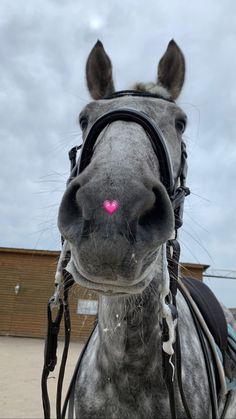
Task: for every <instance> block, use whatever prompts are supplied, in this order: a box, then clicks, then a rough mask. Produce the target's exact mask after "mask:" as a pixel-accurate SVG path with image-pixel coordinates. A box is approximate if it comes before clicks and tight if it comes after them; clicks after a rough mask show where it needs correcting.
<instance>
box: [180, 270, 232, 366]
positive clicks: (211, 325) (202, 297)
mask: <svg viewBox="0 0 236 419" xmlns="http://www.w3.org/2000/svg"><path fill="white" fill-rule="evenodd" d="M181 280H182V282H183V283H184V285H185V286H186V288H187V289H188V291H189V293H190V295H191V297H192V298H193V300H194V301H195V303H196V304H197V306H198V309H199V310H200V312H201V314H202V316H203V318H204V320H205V322H206V324H207V327H208V329H209V330H210V332H211V334H212V336H213V338H214V339H215V342H216V344H217V345H218V347H219V348H220V350H221V352H222V355H223V361H224V360H225V352H226V349H227V338H228V331H227V323H226V319H225V315H224V312H223V309H222V307H221V305H220V303H219V301H218V300H217V298H216V297H215V295H214V294H213V292H212V291H211V290H210V288H209V287H208V286H207V285H206V284H204V283H203V282H202V281H201V280H199V279H195V278H190V277H181Z"/></svg>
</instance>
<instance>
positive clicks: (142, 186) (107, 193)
mask: <svg viewBox="0 0 236 419" xmlns="http://www.w3.org/2000/svg"><path fill="white" fill-rule="evenodd" d="M102 184H105V182H103V183H101V182H99V181H97V180H94V179H91V180H88V181H87V182H86V183H83V182H80V177H78V178H77V179H75V180H74V181H72V182H71V184H70V185H69V186H68V188H67V190H66V192H65V194H64V197H63V199H62V202H61V205H60V209H59V217H58V226H59V229H60V231H61V233H62V234H63V235H64V236H65V237H66V238H68V239H69V240H70V238H71V236H74V238H75V236H77V237H78V236H81V235H82V236H84V237H85V236H88V235H89V234H90V233H91V232H93V231H99V230H100V231H101V232H102V231H103V230H104V232H106V235H107V237H108V236H112V237H114V236H116V235H117V234H121V235H125V236H126V237H129V240H132V241H133V240H136V236H137V230H139V231H140V229H147V230H148V231H151V229H153V228H154V229H157V228H158V229H159V230H160V229H162V226H161V223H163V222H164V220H165V218H166V214H168V218H169V214H170V208H169V202H168V201H169V200H168V197H167V194H166V191H165V188H164V187H163V185H162V184H160V183H158V182H156V181H153V180H152V179H147V180H145V181H144V182H135V181H133V180H130V181H127V182H126V183H125V182H123V183H122V188H119V189H118V188H117V187H116V188H114V187H110V188H109V187H107V188H101V185H102ZM164 224H166V223H164ZM102 234H103V233H102ZM104 234H105V233H104Z"/></svg>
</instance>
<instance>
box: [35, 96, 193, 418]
mask: <svg viewBox="0 0 236 419" xmlns="http://www.w3.org/2000/svg"><path fill="white" fill-rule="evenodd" d="M123 96H137V97H146V98H156V99H163V100H168V99H165V98H163V97H160V96H157V95H154V94H150V93H146V92H137V91H121V92H116V93H114V94H112V95H111V96H109V97H105V98H104V99H106V100H109V99H116V98H120V97H123ZM170 101H171V100H170ZM171 102H173V101H171ZM115 121H126V122H134V123H137V124H139V125H140V126H141V127H142V128H143V129H144V131H145V132H146V134H147V136H148V138H149V140H150V143H151V145H152V148H153V151H154V153H155V154H156V156H157V158H158V162H159V165H160V177H161V178H160V180H161V182H162V183H163V185H164V187H165V189H166V191H167V193H168V196H169V199H170V201H171V203H172V207H173V211H174V215H175V237H174V239H172V240H169V241H168V244H167V254H168V270H169V277H170V295H169V298H168V299H167V304H169V307H170V309H171V313H172V317H173V319H175V318H176V316H177V314H178V312H177V308H176V299H175V296H176V293H177V280H176V279H177V278H178V271H179V256H180V246H179V243H178V240H177V230H178V229H179V227H181V225H182V224H183V206H184V199H185V197H186V196H187V195H189V193H190V190H189V188H188V187H187V186H186V176H187V153H186V146H185V143H184V142H183V141H181V162H180V167H179V171H178V175H177V177H176V178H174V174H173V168H172V163H171V158H170V155H169V151H168V147H167V145H166V140H165V138H164V135H163V133H162V131H161V129H160V128H159V127H158V125H157V124H156V123H155V121H154V120H153V119H151V118H150V117H149V116H148V115H147V114H146V113H144V112H141V111H138V110H134V109H131V108H126V107H122V108H118V109H114V110H112V111H109V112H107V113H105V114H103V115H102V116H101V117H100V118H98V119H97V120H96V121H95V122H94V124H93V125H92V126H91V128H90V130H89V132H88V134H87V136H86V139H85V141H84V143H83V146H82V151H81V154H80V158H79V160H78V161H77V162H76V152H77V150H78V149H79V148H81V147H74V148H73V149H71V150H70V153H69V157H70V161H71V174H70V177H69V179H68V182H67V185H68V184H70V182H71V181H72V180H73V179H74V178H76V177H77V176H78V175H79V174H80V173H82V172H83V171H84V170H85V169H86V167H87V166H88V165H89V163H90V161H91V159H92V156H93V150H94V145H95V144H96V141H97V138H98V136H99V135H100V134H101V132H102V131H103V129H104V128H105V127H107V126H108V125H109V124H112V123H113V122H115ZM67 258H68V255H67ZM65 266H66V264H65ZM65 266H64V267H65ZM63 274H64V276H65V279H66V280H64V301H62V300H59V311H58V316H57V318H56V319H55V321H52V318H51V307H52V303H53V302H54V296H55V295H54V296H53V297H52V298H51V299H50V300H49V305H48V320H49V323H48V324H49V326H48V336H47V340H46V346H45V362H44V369H43V375H42V394H43V405H44V415H45V418H47V419H49V418H50V403H49V398H48V394H47V377H48V375H49V372H50V371H53V369H54V367H55V365H56V348H57V336H58V332H59V326H60V321H61V317H62V314H63V308H64V309H65V310H64V319H65V321H64V324H65V349H64V352H63V358H62V367H61V369H60V374H59V380H58V381H59V384H58V391H57V419H62V418H64V417H65V413H66V407H67V403H68V400H69V397H70V394H69V393H70V389H71V388H72V387H73V385H74V382H75V380H76V375H77V371H78V368H79V365H80V361H81V359H82V357H80V359H79V362H78V364H77V367H76V370H75V373H74V376H73V378H72V383H71V385H70V389H69V391H68V394H67V397H66V401H65V404H64V407H63V410H62V413H61V391H62V382H63V376H64V369H65V362H66V358H67V352H68V345H69V339H70V320H69V309H68V278H69V283H70V285H71V281H72V282H73V278H72V277H69V276H68V273H67V272H66V271H65V269H64V271H63ZM162 336H163V339H166V337H167V336H168V327H167V324H166V321H165V319H163V323H162ZM86 346H87V345H86ZM86 346H85V348H84V350H83V353H84V351H85V349H86ZM175 359H176V368H177V379H178V386H179V391H180V394H181V398H182V402H183V405H184V408H185V412H186V414H187V417H188V418H189V419H191V418H192V416H191V413H190V410H189V408H188V404H187V401H186V398H185V395H184V392H183V388H182V380H181V350H180V341H179V335H178V328H177V329H176V344H175ZM163 376H164V379H165V382H166V386H167V389H168V393H169V400H170V409H171V417H172V419H176V417H177V416H176V407H175V392H174V384H173V377H172V368H171V367H170V363H169V357H168V355H167V354H166V353H165V352H164V351H163Z"/></svg>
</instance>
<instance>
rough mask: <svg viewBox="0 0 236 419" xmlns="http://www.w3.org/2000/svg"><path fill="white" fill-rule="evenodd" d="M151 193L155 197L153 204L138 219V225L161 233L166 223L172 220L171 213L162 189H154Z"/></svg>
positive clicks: (168, 202)
mask: <svg viewBox="0 0 236 419" xmlns="http://www.w3.org/2000/svg"><path fill="white" fill-rule="evenodd" d="M152 191H153V193H154V195H155V201H154V204H153V206H152V207H151V208H149V209H148V210H146V211H145V212H144V213H143V214H142V215H141V216H140V217H139V220H138V224H139V225H140V226H141V227H142V228H145V229H146V230H155V229H156V230H158V231H159V232H160V233H161V230H162V229H163V228H165V227H164V226H165V225H166V223H167V222H170V220H171V219H173V214H172V213H173V211H172V208H171V205H170V201H169V199H168V196H167V195H166V193H163V192H164V191H163V190H162V188H159V187H154V188H153V189H152Z"/></svg>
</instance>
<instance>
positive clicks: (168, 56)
mask: <svg viewBox="0 0 236 419" xmlns="http://www.w3.org/2000/svg"><path fill="white" fill-rule="evenodd" d="M184 76H185V61H184V56H183V54H182V52H181V51H180V49H179V47H178V46H177V45H176V43H175V42H174V41H171V42H170V43H169V45H168V48H167V50H166V52H165V54H164V56H163V57H162V58H161V60H160V62H159V65H158V76H157V82H156V83H149V84H142V83H138V84H136V85H135V86H134V87H133V89H134V90H137V91H143V92H145V91H147V92H149V93H152V94H156V95H159V96H160V98H154V97H145V96H144V97H135V96H122V97H118V98H117V97H116V98H114V99H109V100H108V99H103V98H104V97H106V96H107V95H111V94H112V93H113V92H114V91H115V89H114V84H113V78H112V65H111V61H110V59H109V57H108V56H107V54H106V53H105V50H104V48H103V45H102V44H101V42H99V41H98V42H97V44H96V45H95V47H94V48H93V50H92V51H91V53H90V55H89V57H88V61H87V66H86V77H87V84H88V88H89V91H90V94H91V96H92V98H93V99H94V100H93V101H92V102H91V103H89V104H88V105H87V106H86V107H85V108H84V109H83V110H82V112H81V114H80V125H81V128H82V131H83V137H84V138H86V135H87V133H88V131H89V129H90V127H91V126H92V124H93V123H94V122H95V121H96V120H97V118H99V117H100V116H102V115H103V114H105V113H107V112H108V111H111V110H116V109H118V108H119V109H120V108H122V109H123V108H129V109H133V110H137V111H141V112H144V113H145V114H147V115H148V116H149V117H151V118H152V119H153V120H154V121H155V122H156V124H157V125H158V126H159V127H160V129H161V131H162V133H163V134H164V137H165V139H166V142H167V147H168V150H169V153H170V156H171V161H172V166H173V173H174V178H175V179H177V178H178V170H179V167H180V159H181V137H182V134H183V131H184V128H185V125H186V115H185V113H184V112H183V111H182V109H181V108H179V106H177V105H176V103H175V102H174V100H176V99H177V98H178V96H179V94H180V92H181V89H182V86H183V83H184ZM167 99H171V100H172V101H170V100H167ZM159 167H160V165H159V162H158V158H157V156H156V154H155V153H154V151H153V148H152V145H151V143H150V139H149V138H148V135H147V133H146V132H145V130H144V129H143V128H142V127H141V126H140V125H139V124H137V123H135V122H132V121H129V122H125V121H122V120H119V121H115V122H113V123H111V124H108V125H107V126H106V127H105V128H104V129H103V131H102V132H101V134H100V135H99V136H98V139H97V141H96V144H95V146H94V149H93V155H92V160H91V162H90V164H89V165H88V166H87V167H86V168H85V170H84V171H83V172H82V173H81V174H80V175H78V176H76V177H75V179H73V180H72V181H71V183H70V184H69V186H68V188H67V190H66V192H65V194H64V197H63V200H62V203H61V206H60V211H59V228H60V231H61V233H62V235H63V236H64V238H65V239H66V240H67V241H68V243H69V244H70V248H71V255H72V256H71V260H70V262H69V264H68V267H67V270H68V271H69V272H70V273H71V274H72V275H73V278H74V279H75V281H76V282H78V283H79V284H80V285H81V286H83V287H87V288H89V289H92V290H95V291H97V292H98V293H99V316H98V326H97V328H96V330H95V332H94V334H93V336H92V339H91V341H90V343H89V345H88V347H87V350H86V352H85V355H84V357H83V359H82V364H81V366H80V369H79V372H78V375H77V380H76V388H75V411H76V417H77V418H81V419H84V418H86V419H93V418H103V419H112V418H114V419H141V418H142V419H148V418H150V419H157V418H159V419H161V418H163V419H166V418H170V408H169V397H168V393H167V390H166V387H165V383H164V381H163V377H162V354H161V347H162V342H161V330H160V322H161V318H162V315H163V310H164V303H163V287H164V286H165V281H166V276H167V275H168V273H167V267H166V251H165V243H166V242H167V240H168V239H169V238H170V237H171V236H172V234H173V230H174V214H173V209H172V205H171V202H170V199H169V197H168V194H167V192H166V189H165V187H164V186H163V184H162V182H161V180H160V170H159ZM106 202H108V204H109V205H110V210H111V211H110V213H109V208H105V207H104V203H106ZM112 205H114V208H113V209H112V208H111V206H112ZM111 212H113V214H112V215H111ZM177 307H178V313H179V318H178V326H179V334H180V341H181V349H182V381H183V387H184V392H185V395H186V398H187V401H188V404H189V408H190V411H191V414H192V417H193V418H195V419H207V418H209V417H211V409H210V397H209V385H208V379H207V374H206V368H205V363H204V357H203V353H202V348H201V345H200V342H199V338H198V335H197V333H196V330H195V326H194V323H193V319H192V316H191V314H190V311H189V308H188V306H187V304H186V302H185V300H184V298H183V297H182V295H181V294H180V293H179V292H178V293H177ZM175 380H176V378H175ZM175 388H176V389H175V392H176V403H177V416H178V418H185V417H186V414H185V411H184V408H183V405H182V402H181V399H180V395H179V391H178V388H177V386H176V383H175ZM223 402H224V400H223ZM223 402H222V407H221V409H220V410H222V408H223V404H224V403H223ZM235 411H236V400H235V397H233V398H232V399H231V404H230V406H229V408H228V412H227V416H226V417H228V418H231V419H233V418H235V417H236V414H235Z"/></svg>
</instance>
